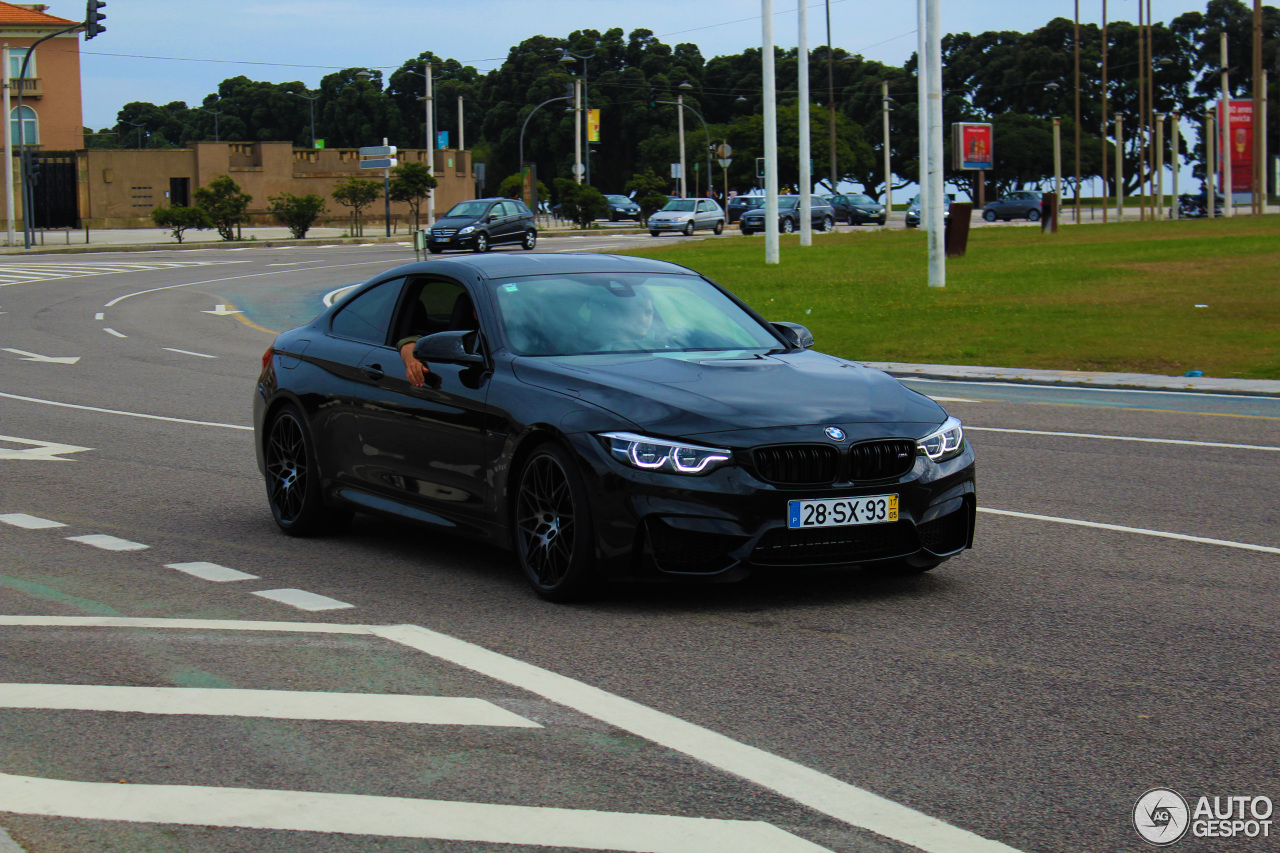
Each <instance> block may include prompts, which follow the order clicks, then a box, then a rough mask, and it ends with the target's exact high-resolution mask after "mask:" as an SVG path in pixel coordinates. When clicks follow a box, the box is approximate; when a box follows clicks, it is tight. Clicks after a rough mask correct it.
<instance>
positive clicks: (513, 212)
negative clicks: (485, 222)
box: [502, 201, 520, 216]
mask: <svg viewBox="0 0 1280 853" xmlns="http://www.w3.org/2000/svg"><path fill="white" fill-rule="evenodd" d="M502 215H503V216H519V215H520V208H518V207H516V203H515V202H514V201H504V202H503V203H502Z"/></svg>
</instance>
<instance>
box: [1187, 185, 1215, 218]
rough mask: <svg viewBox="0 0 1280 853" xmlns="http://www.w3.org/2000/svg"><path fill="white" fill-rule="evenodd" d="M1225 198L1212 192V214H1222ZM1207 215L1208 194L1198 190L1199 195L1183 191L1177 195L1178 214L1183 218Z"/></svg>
mask: <svg viewBox="0 0 1280 853" xmlns="http://www.w3.org/2000/svg"><path fill="white" fill-rule="evenodd" d="M1225 203H1226V199H1225V198H1224V197H1223V196H1222V195H1220V194H1218V193H1214V205H1213V215H1214V216H1221V215H1222V214H1223V205H1224V204H1225ZM1208 215H1209V194H1208V193H1207V192H1203V191H1202V192H1200V194H1199V195H1191V194H1190V193H1184V194H1182V195H1180V196H1178V216H1180V217H1182V218H1183V219H1198V218H1200V217H1207V216H1208Z"/></svg>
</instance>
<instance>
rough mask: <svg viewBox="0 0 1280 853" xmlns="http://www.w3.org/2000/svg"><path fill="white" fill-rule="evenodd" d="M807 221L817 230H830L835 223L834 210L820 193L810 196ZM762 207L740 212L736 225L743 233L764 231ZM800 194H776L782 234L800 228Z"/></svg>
mask: <svg viewBox="0 0 1280 853" xmlns="http://www.w3.org/2000/svg"><path fill="white" fill-rule="evenodd" d="M810 198H811V199H812V201H811V202H810V204H809V223H810V225H811V226H812V227H814V228H816V229H818V230H819V231H830V230H831V229H832V228H834V227H835V225H836V218H835V211H833V210H832V209H831V205H829V204H827V202H826V199H824V198H823V197H822V196H820V195H815V196H811V197H810ZM764 212H765V211H764V207H757V208H753V209H751V210H748V211H747V212H746V213H744V214H742V219H740V220H739V221H738V227H739V228H741V229H742V233H743V234H755V233H757V232H760V231H764ZM800 216H801V214H800V196H798V195H780V196H778V230H779V231H781V232H782V233H783V234H791V233H793V232H795V231H798V230H799V229H800Z"/></svg>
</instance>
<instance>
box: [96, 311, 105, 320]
mask: <svg viewBox="0 0 1280 853" xmlns="http://www.w3.org/2000/svg"><path fill="white" fill-rule="evenodd" d="M93 319H95V320H105V319H107V315H106V314H103V313H102V312H101V311H99V312H98V313H97V314H94V315H93Z"/></svg>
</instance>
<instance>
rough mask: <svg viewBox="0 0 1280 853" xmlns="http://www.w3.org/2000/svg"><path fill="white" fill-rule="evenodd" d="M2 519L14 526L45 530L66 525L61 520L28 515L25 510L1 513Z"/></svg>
mask: <svg viewBox="0 0 1280 853" xmlns="http://www.w3.org/2000/svg"><path fill="white" fill-rule="evenodd" d="M0 521H3V522H4V523H5V524H11V525H13V526H14V527H21V528H22V529H24V530H44V529H45V528H48V527H66V525H65V524H63V523H62V522H61V521H50V520H49V519H47V518H38V517H36V516H34V515H27V514H26V513H23V512H10V513H7V514H5V515H0Z"/></svg>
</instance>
